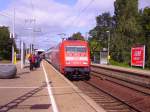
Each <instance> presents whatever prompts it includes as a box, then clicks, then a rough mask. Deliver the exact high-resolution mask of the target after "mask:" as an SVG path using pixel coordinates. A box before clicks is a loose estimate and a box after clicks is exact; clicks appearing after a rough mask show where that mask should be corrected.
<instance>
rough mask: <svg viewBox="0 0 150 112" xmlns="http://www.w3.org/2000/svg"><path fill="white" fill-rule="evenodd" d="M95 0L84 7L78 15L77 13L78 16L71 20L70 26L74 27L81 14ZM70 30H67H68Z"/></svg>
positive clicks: (92, 0)
mask: <svg viewBox="0 0 150 112" xmlns="http://www.w3.org/2000/svg"><path fill="white" fill-rule="evenodd" d="M94 1H95V0H91V1H90V2H89V3H88V4H87V5H86V7H84V8H83V9H82V10H81V11H80V12H79V13H78V15H76V17H75V18H74V19H73V20H72V21H70V22H69V25H68V26H70V27H72V26H73V25H75V23H76V21H77V20H78V18H80V16H81V15H82V14H83V13H84V12H85V11H86V10H87V9H88V8H89V7H90V5H92V3H93V2H94ZM67 31H68V30H66V32H67Z"/></svg>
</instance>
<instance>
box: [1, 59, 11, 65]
mask: <svg viewBox="0 0 150 112" xmlns="http://www.w3.org/2000/svg"><path fill="white" fill-rule="evenodd" d="M8 63H11V61H10V60H0V64H8Z"/></svg>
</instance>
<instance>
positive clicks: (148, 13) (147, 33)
mask: <svg viewBox="0 0 150 112" xmlns="http://www.w3.org/2000/svg"><path fill="white" fill-rule="evenodd" d="M140 22H141V26H142V28H143V35H144V40H145V42H144V43H145V45H146V66H148V67H150V8H148V7H146V8H145V9H144V10H143V12H141V21H140Z"/></svg>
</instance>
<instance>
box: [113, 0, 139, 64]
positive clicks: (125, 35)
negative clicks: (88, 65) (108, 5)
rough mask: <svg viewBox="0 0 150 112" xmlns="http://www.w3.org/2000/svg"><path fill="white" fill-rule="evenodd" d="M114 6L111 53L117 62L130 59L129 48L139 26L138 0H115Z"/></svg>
mask: <svg viewBox="0 0 150 112" xmlns="http://www.w3.org/2000/svg"><path fill="white" fill-rule="evenodd" d="M114 7H115V15H114V18H115V23H116V28H115V33H114V36H115V37H114V41H113V43H112V44H113V48H112V49H114V52H113V53H112V55H113V58H114V59H115V60H116V61H119V62H128V61H130V49H131V47H132V46H133V45H134V44H135V43H136V40H138V38H139V36H140V33H141V27H140V24H139V23H138V19H137V18H138V16H139V14H138V0H116V1H115V3H114Z"/></svg>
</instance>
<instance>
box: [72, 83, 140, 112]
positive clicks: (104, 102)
mask: <svg viewBox="0 0 150 112" xmlns="http://www.w3.org/2000/svg"><path fill="white" fill-rule="evenodd" d="M73 83H74V85H76V86H77V87H78V88H80V89H81V90H82V91H84V93H85V94H86V95H88V96H89V97H91V98H92V99H93V100H94V101H95V102H96V103H97V104H98V105H100V106H101V107H103V108H104V109H105V110H106V111H107V112H138V111H136V110H135V109H133V108H132V107H130V106H128V105H126V104H124V103H123V102H122V101H120V100H118V99H116V98H115V97H113V96H111V95H109V94H107V93H106V92H104V91H102V90H101V89H99V88H97V87H96V86H94V85H93V84H91V83H90V82H89V81H74V82H73Z"/></svg>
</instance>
